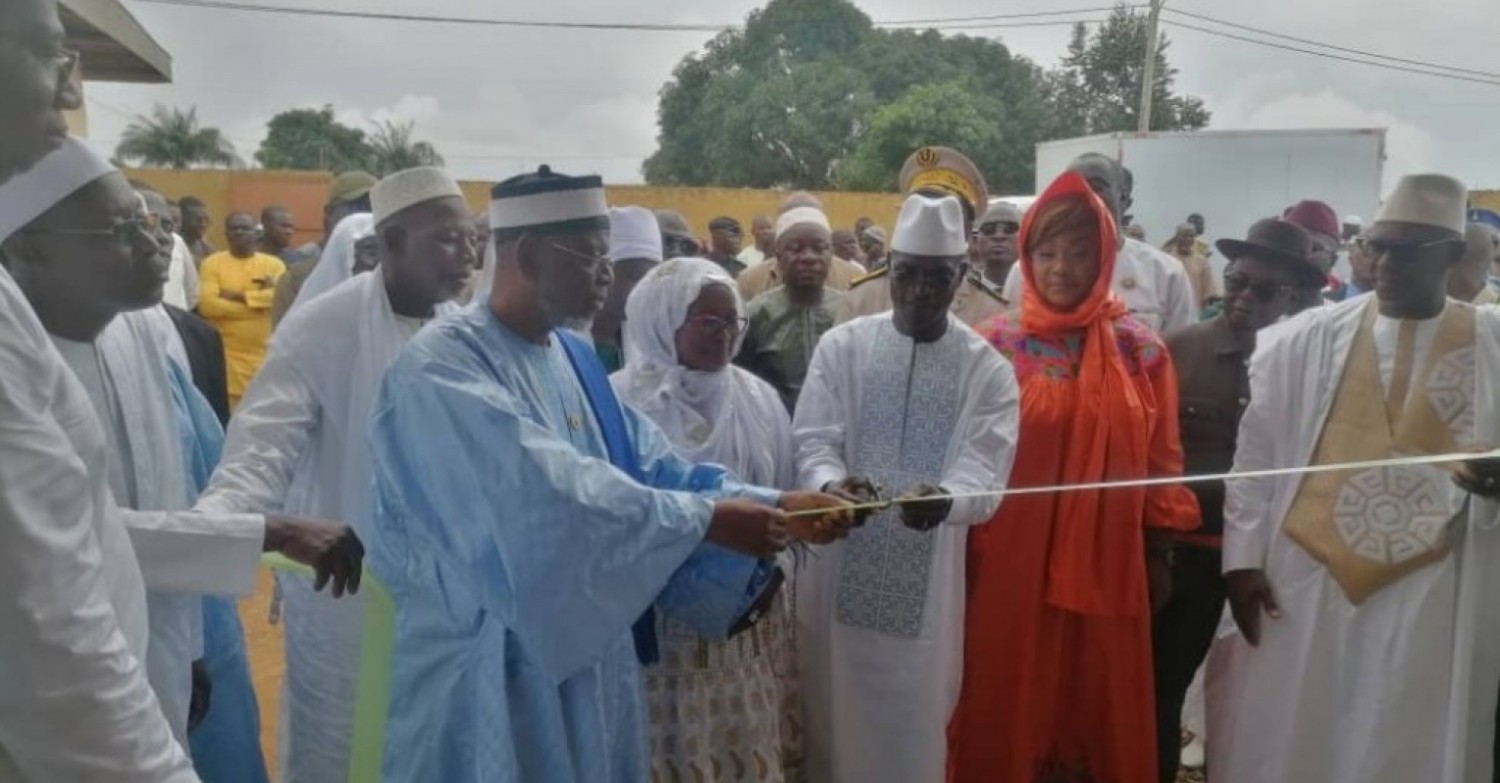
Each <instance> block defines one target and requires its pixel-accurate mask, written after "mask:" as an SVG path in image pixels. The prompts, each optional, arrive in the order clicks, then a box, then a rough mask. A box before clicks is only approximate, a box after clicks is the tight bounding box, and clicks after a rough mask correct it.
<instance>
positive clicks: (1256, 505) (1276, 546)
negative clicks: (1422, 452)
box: [1207, 297, 1500, 783]
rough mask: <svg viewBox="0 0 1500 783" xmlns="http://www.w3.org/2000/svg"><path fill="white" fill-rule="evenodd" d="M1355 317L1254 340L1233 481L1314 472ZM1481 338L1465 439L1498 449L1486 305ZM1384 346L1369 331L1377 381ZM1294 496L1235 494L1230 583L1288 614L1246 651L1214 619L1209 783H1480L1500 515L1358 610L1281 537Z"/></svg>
mask: <svg viewBox="0 0 1500 783" xmlns="http://www.w3.org/2000/svg"><path fill="white" fill-rule="evenodd" d="M1366 305H1371V306H1373V305H1374V302H1373V300H1372V299H1371V298H1369V297H1361V298H1359V299H1355V300H1351V301H1347V302H1343V303H1339V304H1336V305H1333V306H1331V307H1327V308H1320V309H1317V310H1314V311H1310V312H1307V313H1304V314H1302V315H1300V316H1298V317H1297V318H1294V319H1292V320H1290V321H1287V322H1285V323H1282V324H1278V325H1276V326H1274V327H1271V328H1270V329H1268V330H1265V331H1262V332H1261V334H1260V336H1259V338H1258V343H1259V345H1258V347H1257V350H1256V353H1255V357H1254V359H1253V360H1252V361H1251V366H1250V378H1251V395H1250V396H1251V400H1252V402H1251V404H1250V407H1249V408H1248V409H1247V410H1246V412H1245V416H1244V420H1243V422H1242V423H1241V425H1240V432H1239V442H1238V451H1237V453H1236V455H1235V470H1253V469H1257V468H1270V467H1286V466H1291V465H1306V464H1308V463H1309V462H1310V461H1311V459H1312V455H1313V453H1314V448H1315V446H1316V444H1317V439H1318V437H1319V434H1320V433H1321V432H1322V429H1323V424H1324V422H1325V421H1326V420H1327V417H1328V414H1329V409H1330V408H1331V406H1332V402H1333V395H1334V394H1335V392H1336V390H1337V386H1338V381H1339V379H1340V377H1341V376H1342V372H1343V368H1344V366H1345V363H1346V359H1347V357H1348V354H1349V350H1350V347H1351V345H1352V343H1353V341H1354V337H1355V334H1356V333H1357V332H1358V330H1359V326H1360V319H1361V317H1362V315H1363V313H1364V308H1365V306H1366ZM1450 306H1452V305H1450ZM1476 323H1477V325H1476V332H1477V334H1476V343H1475V370H1474V386H1473V389H1472V394H1473V401H1474V428H1475V437H1474V441H1475V442H1477V443H1478V444H1479V445H1482V446H1486V447H1494V446H1495V445H1497V444H1500V407H1497V403H1500V312H1495V311H1494V310H1487V309H1483V308H1481V309H1480V310H1479V311H1478V315H1477V321H1476ZM1422 334H1423V332H1422V331H1419V332H1418V338H1419V339H1418V348H1419V350H1420V349H1421V348H1422V347H1423V343H1424V340H1423V339H1422ZM1393 340H1394V333H1393V330H1390V329H1389V328H1383V326H1382V325H1380V324H1377V326H1376V342H1377V349H1378V351H1377V352H1378V353H1379V354H1380V357H1381V361H1380V370H1381V375H1382V382H1384V383H1389V377H1390V374H1391V372H1392V365H1393V364H1394V362H1393V361H1392V360H1391V359H1390V354H1392V353H1393V352H1394V349H1393V348H1392V347H1391V346H1390V343H1391V342H1393ZM1425 342H1427V343H1428V344H1430V338H1429V339H1428V340H1426V341H1425ZM1414 366H1420V364H1415V365H1414ZM1299 485H1300V482H1299V479H1298V477H1295V476H1291V477H1282V478H1271V479H1255V480H1245V479H1240V480H1236V481H1231V482H1229V485H1228V497H1227V501H1226V507H1225V529H1224V570H1225V572H1229V571H1234V570H1237V569H1244V568H1260V569H1264V570H1265V572H1266V575H1267V577H1268V579H1269V580H1270V583H1271V586H1272V589H1273V590H1275V594H1276V598H1277V601H1278V602H1279V604H1280V607H1281V613H1282V617H1281V619H1279V620H1271V619H1270V618H1269V617H1262V619H1261V626H1260V627H1261V641H1260V646H1259V647H1253V648H1252V647H1250V646H1249V645H1248V644H1247V643H1246V642H1245V641H1244V639H1243V637H1241V636H1240V635H1239V633H1238V631H1237V630H1236V628H1235V627H1234V623H1233V621H1232V619H1230V617H1229V614H1228V612H1227V611H1226V613H1225V619H1224V622H1223V624H1222V625H1221V627H1220V631H1219V637H1218V638H1217V639H1216V640H1215V642H1214V646H1213V648H1212V650H1211V652H1210V655H1209V661H1208V682H1207V696H1208V701H1209V705H1208V712H1209V716H1208V718H1209V722H1208V732H1209V737H1208V739H1209V742H1208V746H1209V753H1210V758H1209V766H1210V768H1212V769H1213V775H1214V780H1215V781H1216V782H1222V783H1262V781H1304V780H1306V781H1314V780H1316V781H1329V782H1330V783H1413V782H1414V781H1423V783H1481V782H1482V783H1487V782H1488V781H1489V780H1490V774H1491V769H1490V768H1491V765H1492V756H1491V754H1492V749H1493V744H1492V743H1493V741H1494V736H1495V725H1494V723H1495V700H1496V694H1497V689H1500V614H1497V613H1496V612H1495V611H1494V605H1493V602H1494V600H1495V596H1496V595H1497V594H1500V568H1497V566H1500V530H1497V529H1496V528H1497V526H1500V506H1497V504H1496V503H1495V502H1493V501H1485V500H1482V499H1480V498H1477V497H1475V498H1473V499H1472V501H1471V504H1470V507H1469V513H1468V515H1467V517H1460V519H1459V521H1458V522H1457V523H1456V526H1455V529H1454V530H1453V531H1452V532H1451V537H1452V543H1453V549H1452V551H1451V552H1450V553H1449V554H1448V556H1447V557H1446V558H1444V559H1443V560H1441V561H1439V562H1437V563H1434V564H1431V565H1428V566H1426V567H1425V568H1423V569H1421V570H1419V571H1416V572H1414V573H1412V574H1410V575H1408V576H1406V577H1404V578H1402V579H1401V580H1399V581H1397V582H1395V583H1394V584H1391V585H1389V586H1387V587H1385V588H1383V589H1381V590H1380V591H1379V592H1377V593H1375V594H1374V595H1372V596H1370V597H1369V598H1368V599H1366V600H1365V601H1364V603H1362V604H1361V605H1359V606H1357V607H1356V606H1353V605H1351V604H1350V603H1349V601H1348V600H1347V599H1346V598H1345V596H1344V594H1343V592H1342V590H1341V589H1340V588H1339V586H1338V584H1337V583H1336V582H1335V581H1334V580H1333V578H1332V577H1331V576H1330V575H1329V574H1328V572H1327V570H1326V569H1325V568H1324V567H1323V566H1322V565H1321V564H1320V563H1318V562H1317V561H1316V560H1314V559H1313V558H1312V557H1311V556H1310V555H1308V554H1307V552H1306V551H1305V550H1304V549H1302V548H1301V547H1300V546H1298V545H1297V544H1296V543H1294V542H1293V541H1292V540H1291V539H1290V538H1288V537H1287V536H1285V535H1282V534H1281V530H1280V528H1281V525H1282V520H1284V519H1285V518H1286V515H1287V512H1288V509H1290V507H1291V505H1292V502H1293V500H1294V498H1295V496H1296V493H1297V489H1298V487H1299Z"/></svg>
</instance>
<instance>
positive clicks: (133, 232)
mask: <svg viewBox="0 0 1500 783" xmlns="http://www.w3.org/2000/svg"><path fill="white" fill-rule="evenodd" d="M160 226H161V219H160V218H158V217H157V216H156V215H141V216H139V217H135V218H131V219H130V220H122V221H120V222H119V223H116V224H114V225H112V226H110V227H109V228H29V229H25V230H23V231H22V232H21V233H22V234H25V235H27V236H39V237H45V236H54V237H109V238H111V239H113V240H115V241H116V242H119V243H120V244H122V245H129V244H134V243H135V241H136V240H138V239H141V238H145V237H151V236H152V235H153V234H155V233H156V230H157V228H159V227H160Z"/></svg>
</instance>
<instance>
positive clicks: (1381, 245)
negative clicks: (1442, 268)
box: [1354, 237, 1463, 258]
mask: <svg viewBox="0 0 1500 783" xmlns="http://www.w3.org/2000/svg"><path fill="white" fill-rule="evenodd" d="M1461 241H1463V240H1456V239H1435V240H1433V241H1431V242H1387V241H1385V240H1383V239H1371V238H1369V237H1359V238H1358V239H1356V240H1354V242H1355V244H1357V245H1358V246H1359V250H1360V252H1361V253H1364V254H1365V255H1366V256H1369V257H1370V258H1380V257H1381V256H1384V255H1387V254H1408V255H1409V254H1415V253H1420V252H1422V251H1424V250H1428V249H1431V248H1434V247H1442V246H1443V245H1448V244H1452V243H1454V242H1461Z"/></svg>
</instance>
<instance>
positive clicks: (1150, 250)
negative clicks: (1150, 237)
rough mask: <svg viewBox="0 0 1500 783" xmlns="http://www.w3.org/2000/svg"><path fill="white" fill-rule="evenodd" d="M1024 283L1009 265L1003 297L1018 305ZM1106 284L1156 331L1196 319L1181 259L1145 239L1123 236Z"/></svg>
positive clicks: (1194, 301) (1195, 305) (1016, 269)
mask: <svg viewBox="0 0 1500 783" xmlns="http://www.w3.org/2000/svg"><path fill="white" fill-rule="evenodd" d="M1025 285H1026V283H1025V281H1024V279H1023V278H1022V276H1021V265H1020V264H1013V265H1011V268H1010V275H1009V276H1008V277H1007V278H1006V279H1005V293H1004V296H1005V300H1006V301H1007V302H1011V303H1014V304H1017V305H1019V304H1020V302H1021V295H1022V290H1023V288H1024V287H1025ZM1110 287H1111V289H1112V290H1113V291H1114V293H1115V295H1116V296H1118V297H1120V300H1121V301H1123V302H1124V303H1125V306H1126V307H1127V308H1129V309H1130V314H1131V315H1133V316H1135V319H1136V320H1137V321H1140V322H1141V323H1143V324H1145V325H1147V326H1149V327H1151V329H1152V330H1153V331H1155V332H1156V333H1157V334H1166V333H1167V332H1170V331H1172V330H1173V329H1181V328H1182V327H1184V326H1188V325H1191V324H1195V323H1197V322H1198V310H1199V307H1198V302H1197V298H1196V297H1195V296H1194V295H1193V284H1192V281H1191V280H1190V279H1189V278H1188V274H1187V270H1186V269H1185V268H1183V266H1182V262H1181V261H1178V260H1177V259H1175V258H1173V257H1171V256H1169V255H1167V254H1166V253H1164V252H1162V251H1161V250H1158V249H1157V248H1154V247H1152V246H1150V245H1148V244H1146V243H1145V242H1141V241H1139V240H1136V239H1131V238H1130V237H1126V238H1125V246H1124V247H1122V248H1120V254H1119V256H1117V257H1116V259H1115V277H1114V280H1113V281H1112V283H1111V286H1110Z"/></svg>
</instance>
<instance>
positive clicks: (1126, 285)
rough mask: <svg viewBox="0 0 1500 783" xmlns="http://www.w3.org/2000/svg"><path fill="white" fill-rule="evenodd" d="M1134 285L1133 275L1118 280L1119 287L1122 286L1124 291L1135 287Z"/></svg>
mask: <svg viewBox="0 0 1500 783" xmlns="http://www.w3.org/2000/svg"><path fill="white" fill-rule="evenodd" d="M1135 286H1136V282H1135V278H1133V277H1127V278H1125V279H1124V280H1121V281H1120V287H1121V288H1123V289H1125V290H1126V291H1129V290H1131V289H1133V288H1135Z"/></svg>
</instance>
